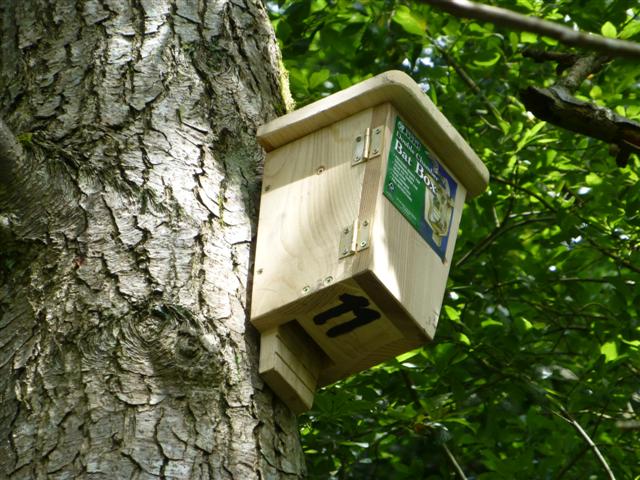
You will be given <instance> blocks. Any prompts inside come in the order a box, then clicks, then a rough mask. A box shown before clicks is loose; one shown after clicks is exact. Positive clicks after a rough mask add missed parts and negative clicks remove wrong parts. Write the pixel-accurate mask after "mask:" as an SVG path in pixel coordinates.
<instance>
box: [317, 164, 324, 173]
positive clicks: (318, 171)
mask: <svg viewBox="0 0 640 480" xmlns="http://www.w3.org/2000/svg"><path fill="white" fill-rule="evenodd" d="M322 172H324V166H322V165H321V166H319V167H318V169H317V170H316V175H320V174H321V173H322Z"/></svg>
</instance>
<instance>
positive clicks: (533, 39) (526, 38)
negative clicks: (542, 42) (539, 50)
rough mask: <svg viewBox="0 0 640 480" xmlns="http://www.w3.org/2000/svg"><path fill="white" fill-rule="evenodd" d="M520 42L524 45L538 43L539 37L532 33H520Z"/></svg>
mask: <svg viewBox="0 0 640 480" xmlns="http://www.w3.org/2000/svg"><path fill="white" fill-rule="evenodd" d="M520 41H521V42H522V43H538V35H536V34H535V33H531V32H520Z"/></svg>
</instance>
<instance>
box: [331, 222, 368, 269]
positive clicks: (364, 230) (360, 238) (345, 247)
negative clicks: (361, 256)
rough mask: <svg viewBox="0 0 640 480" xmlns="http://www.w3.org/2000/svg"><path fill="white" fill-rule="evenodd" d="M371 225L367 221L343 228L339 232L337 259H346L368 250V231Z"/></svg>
mask: <svg viewBox="0 0 640 480" xmlns="http://www.w3.org/2000/svg"><path fill="white" fill-rule="evenodd" d="M370 227H371V224H370V222H369V220H363V221H362V222H358V221H357V220H356V221H355V222H353V223H352V224H351V225H347V226H345V227H344V228H343V229H342V230H341V231H340V244H339V247H338V258H339V259H340V258H346V257H350V256H351V255H354V254H355V253H356V252H360V251H362V250H365V249H367V248H369V231H370Z"/></svg>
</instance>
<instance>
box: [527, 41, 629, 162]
mask: <svg viewBox="0 0 640 480" xmlns="http://www.w3.org/2000/svg"><path fill="white" fill-rule="evenodd" d="M523 54H524V55H525V56H527V57H532V58H533V59H534V60H535V61H536V62H541V61H545V60H548V61H556V62H559V67H561V70H562V71H565V74H564V76H561V77H559V78H558V80H557V81H556V83H555V84H554V85H552V86H551V87H549V88H541V87H535V86H530V87H527V88H526V89H525V90H523V91H522V92H520V98H521V99H522V103H524V105H525V107H526V108H527V110H529V111H530V112H531V113H533V114H534V115H535V116H536V117H538V118H539V119H540V120H544V121H546V122H549V123H552V124H554V125H556V126H558V127H561V128H564V129H566V130H570V131H572V132H576V133H580V134H582V135H587V136H589V137H592V138H596V139H598V140H602V141H604V142H607V143H609V144H610V146H611V147H614V148H613V149H611V148H610V150H611V152H612V153H615V154H616V163H617V165H618V166H619V167H624V166H626V165H627V162H628V159H629V155H630V154H631V153H640V123H638V122H634V121H633V120H629V119H628V118H625V117H623V116H621V115H618V114H617V113H615V112H614V111H612V110H610V109H608V108H604V107H600V106H598V105H596V104H594V103H589V102H584V101H582V100H578V99H577V98H575V97H574V96H573V94H574V93H575V91H576V90H577V89H578V88H579V87H580V85H581V84H582V83H583V82H584V81H585V80H586V78H587V77H588V76H589V75H591V74H593V73H596V72H598V71H600V70H601V69H602V68H603V67H604V65H605V64H606V63H607V62H609V61H610V60H611V58H610V57H608V56H598V55H588V56H584V57H577V56H574V55H566V54H565V55H563V54H558V53H554V52H540V51H531V50H528V51H525V52H523ZM559 73H560V72H559Z"/></svg>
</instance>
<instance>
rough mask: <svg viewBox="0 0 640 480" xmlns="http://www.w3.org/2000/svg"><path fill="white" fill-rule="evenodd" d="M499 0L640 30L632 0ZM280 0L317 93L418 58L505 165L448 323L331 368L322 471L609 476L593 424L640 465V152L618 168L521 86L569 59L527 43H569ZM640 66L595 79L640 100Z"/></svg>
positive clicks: (453, 112) (313, 466) (609, 100)
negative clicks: (533, 56) (402, 347)
mask: <svg viewBox="0 0 640 480" xmlns="http://www.w3.org/2000/svg"><path fill="white" fill-rule="evenodd" d="M494 3H495V4H497V5H499V6H502V7H505V8H510V9H513V10H516V11H519V12H520V13H525V14H531V15H536V16H540V17H544V18H546V19H548V20H553V21H556V22H560V23H563V24H566V25H568V26H573V25H576V26H577V27H579V28H580V29H583V30H590V31H594V32H598V33H602V34H604V35H606V36H611V37H613V36H618V37H620V38H626V39H630V40H638V39H640V20H639V19H638V18H637V15H638V14H639V13H640V10H639V9H637V8H631V9H629V5H630V4H629V3H628V2H624V1H618V0H612V1H608V2H602V1H601V0H560V1H558V2H544V1H542V0H509V1H507V0H501V1H496V2H494ZM270 9H271V13H272V18H273V22H274V25H275V27H276V31H277V34H278V37H279V39H280V41H281V46H282V50H283V55H284V60H285V64H286V66H287V68H288V69H289V72H290V77H291V86H292V89H293V93H294V96H295V98H296V99H297V101H298V102H299V103H300V104H304V103H308V102H311V101H313V100H314V99H317V98H319V97H322V96H325V95H327V94H329V93H332V92H334V91H337V90H339V89H343V88H345V87H347V86H349V85H351V84H353V83H356V82H358V81H360V80H362V79H364V78H366V77H368V76H371V75H375V74H377V73H380V72H382V71H385V70H389V69H402V70H404V71H406V72H407V73H409V74H410V75H411V76H412V77H413V78H414V79H415V80H416V81H417V82H418V83H420V84H421V85H422V86H423V88H424V90H425V91H426V93H427V95H429V97H430V98H431V99H432V100H433V101H434V102H435V103H436V104H437V105H438V106H439V107H440V108H441V110H442V111H443V112H444V113H445V114H446V115H447V117H448V118H449V119H450V121H451V122H452V123H453V124H454V125H455V126H456V128H457V129H458V130H459V131H460V132H461V133H462V134H463V136H464V137H465V138H466V139H467V141H468V142H469V144H470V145H471V146H472V147H473V148H474V150H475V151H476V152H477V153H478V154H479V156H480V157H481V158H482V160H483V161H484V162H485V163H486V164H487V166H488V167H489V170H490V172H491V175H492V179H491V184H490V188H489V191H487V192H486V193H485V194H483V195H482V196H480V197H478V198H477V199H474V200H473V201H471V202H470V203H468V204H467V206H466V211H465V212H464V215H463V219H462V224H461V228H460V232H459V236H458V243H457V246H456V254H455V256H454V264H453V265H452V273H451V278H450V284H449V289H448V295H447V297H446V298H445V304H444V307H443V310H442V314H441V318H440V325H439V327H438V333H437V337H436V339H435V341H434V342H433V343H432V344H430V345H427V346H425V347H424V348H422V349H419V350H416V351H414V352H410V353H408V354H406V355H402V356H401V357H399V358H397V359H396V360H395V361H391V362H388V363H386V364H384V365H381V366H378V367H376V368H374V369H371V370H369V371H367V372H363V373H361V374H359V375H357V376H355V377H352V378H350V379H348V380H345V381H343V382H341V383H339V384H336V385H334V386H331V387H329V388H326V389H325V390H324V391H322V392H320V393H319V394H318V395H317V397H316V404H315V406H314V410H313V411H312V412H310V413H309V414H308V415H306V416H305V417H303V418H302V426H301V428H302V434H303V441H304V444H305V449H306V452H307V459H308V464H309V474H310V478H319V479H320V478H323V479H324V478H340V479H347V478H353V479H361V478H393V479H404V478H407V479H409V478H411V479H416V478H422V479H437V478H451V477H452V476H455V472H456V470H455V467H454V462H457V463H458V464H459V467H460V469H461V470H462V471H464V473H465V474H466V475H467V476H468V478H474V479H500V478H504V479H512V478H516V477H520V478H536V479H537V478H540V479H543V478H544V479H546V478H549V479H551V478H554V479H560V478H566V479H569V478H575V479H586V478H606V473H605V469H604V466H603V465H602V463H601V462H599V461H598V459H597V458H596V456H595V455H594V452H593V450H592V449H591V448H590V447H589V445H588V444H587V443H586V441H585V439H584V438H583V436H582V435H581V434H580V433H579V431H578V429H577V428H576V427H575V425H580V426H581V427H582V428H583V429H584V431H585V432H586V434H587V435H588V436H589V437H590V438H591V439H592V440H593V441H594V442H595V443H596V444H597V445H598V448H599V449H600V451H601V452H602V454H603V456H604V458H605V459H606V460H607V462H608V464H609V466H610V467H611V469H612V470H613V472H614V473H615V474H616V476H617V477H618V478H629V479H631V478H640V477H635V476H634V475H639V474H640V463H639V460H638V458H639V457H640V433H639V432H640V424H639V423H638V413H637V412H638V411H640V382H639V379H640V321H639V318H638V306H639V305H640V288H638V282H640V275H639V274H640V251H639V247H640V216H639V215H640V214H639V213H638V212H640V188H639V187H638V173H637V171H638V166H639V162H638V159H636V158H634V157H632V159H631V161H630V164H629V166H627V167H625V168H624V169H619V168H617V167H616V166H615V162H614V160H613V157H611V156H610V154H609V153H608V146H607V145H604V144H602V143H600V142H597V141H595V140H592V139H589V138H587V137H583V136H580V135H577V134H573V133H571V132H566V131H562V130H559V129H557V128H555V127H553V126H551V125H547V124H545V123H544V122H541V121H539V120H537V119H536V118H534V117H533V116H532V115H531V114H529V113H528V112H526V111H525V109H524V107H523V105H522V103H521V102H520V101H519V100H518V92H519V90H520V89H522V88H524V87H526V86H528V85H538V86H548V85H551V84H552V83H553V82H554V81H555V80H556V79H557V75H558V73H557V72H556V68H555V65H553V64H536V63H533V62H532V61H531V60H529V59H526V58H524V57H523V56H522V51H523V48H525V47H527V46H530V45H535V46H536V47H537V48H547V49H552V50H558V51H562V46H561V45H558V44H557V42H556V41H553V40H550V39H546V38H538V37H537V36H536V35H532V34H528V33H526V32H514V31H507V30H503V29H499V28H497V27H494V26H493V25H491V24H486V23H479V22H474V21H467V20H461V19H457V18H454V17H452V16H450V15H446V14H443V13H441V12H439V11H437V10H435V9H431V8H429V7H427V6H425V5H422V4H414V3H404V2H400V1H394V0H361V1H359V2H347V1H343V0H295V1H284V0H283V1H281V2H279V3H278V4H275V3H274V4H271V5H270ZM639 76H640V65H639V64H637V63H635V64H634V63H632V62H629V61H622V60H616V61H614V62H613V63H611V64H610V65H609V66H608V67H607V68H605V69H604V70H603V71H601V72H599V73H598V74H597V75H595V76H593V77H592V78H589V79H588V80H587V81H586V82H585V83H584V84H583V85H582V87H581V88H580V90H579V92H578V95H579V98H581V99H583V100H587V101H592V102H597V103H598V104H599V105H602V106H605V105H606V106H607V107H609V108H612V109H614V110H615V111H616V112H617V113H619V114H621V115H624V116H627V117H628V118H630V119H636V120H638V119H640V101H638V94H639V93H640V86H639V84H638V82H637V79H638V77H639ZM572 422H574V423H572ZM634 422H635V423H634ZM630 427H633V428H630ZM452 459H454V460H452Z"/></svg>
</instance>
